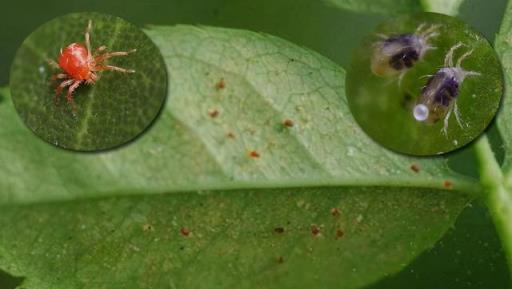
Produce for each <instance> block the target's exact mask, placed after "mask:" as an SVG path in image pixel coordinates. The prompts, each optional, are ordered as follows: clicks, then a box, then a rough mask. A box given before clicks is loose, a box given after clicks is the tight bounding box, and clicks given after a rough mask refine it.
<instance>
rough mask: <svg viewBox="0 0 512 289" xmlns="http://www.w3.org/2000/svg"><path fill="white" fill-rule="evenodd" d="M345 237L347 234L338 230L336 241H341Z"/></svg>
mask: <svg viewBox="0 0 512 289" xmlns="http://www.w3.org/2000/svg"><path fill="white" fill-rule="evenodd" d="M343 236H345V232H343V231H342V230H340V229H338V230H336V239H341V238H343Z"/></svg>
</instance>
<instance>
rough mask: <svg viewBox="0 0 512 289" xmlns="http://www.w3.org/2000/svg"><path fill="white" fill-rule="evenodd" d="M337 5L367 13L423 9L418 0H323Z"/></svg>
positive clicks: (406, 11)
mask: <svg viewBox="0 0 512 289" xmlns="http://www.w3.org/2000/svg"><path fill="white" fill-rule="evenodd" d="M323 1H325V2H326V3H328V4H331V5H334V6H336V7H339V8H342V9H345V10H352V11H357V12H365V13H369V12H370V13H379V14H386V15H393V14H400V13H410V12H419V11H421V5H420V3H419V2H418V0H398V1H397V0H380V1H375V0H323Z"/></svg>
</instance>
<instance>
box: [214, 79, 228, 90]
mask: <svg viewBox="0 0 512 289" xmlns="http://www.w3.org/2000/svg"><path fill="white" fill-rule="evenodd" d="M224 88H226V81H224V78H221V79H220V80H219V82H217V83H216V84H215V89H217V90H223V89H224Z"/></svg>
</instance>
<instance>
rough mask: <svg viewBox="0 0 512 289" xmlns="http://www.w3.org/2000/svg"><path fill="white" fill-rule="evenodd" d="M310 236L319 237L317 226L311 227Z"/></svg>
mask: <svg viewBox="0 0 512 289" xmlns="http://www.w3.org/2000/svg"><path fill="white" fill-rule="evenodd" d="M311 234H313V236H315V237H316V236H318V235H320V227H318V226H317V225H311Z"/></svg>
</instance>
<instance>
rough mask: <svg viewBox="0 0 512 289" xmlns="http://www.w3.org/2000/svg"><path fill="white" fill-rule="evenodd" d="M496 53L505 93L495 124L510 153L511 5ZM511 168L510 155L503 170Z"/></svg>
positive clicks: (511, 117)
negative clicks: (502, 73) (501, 67)
mask: <svg viewBox="0 0 512 289" xmlns="http://www.w3.org/2000/svg"><path fill="white" fill-rule="evenodd" d="M495 46H496V51H497V52H498V54H499V55H500V57H501V63H502V66H503V70H504V75H505V76H504V78H505V91H506V92H507V93H506V94H505V95H504V97H503V105H502V108H501V111H500V113H499V114H498V117H497V118H496V124H497V126H498V128H499V130H500V133H501V135H502V138H503V142H504V145H505V150H506V151H512V116H511V112H512V98H511V97H510V95H509V93H508V92H510V88H511V87H512V78H511V77H512V5H511V4H509V5H508V7H507V8H506V10H505V16H504V18H503V22H502V26H501V29H500V32H499V34H498V36H497V37H496V42H495ZM511 168H512V154H510V153H508V154H506V156H505V163H504V168H503V169H504V170H505V171H510V170H511Z"/></svg>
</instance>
